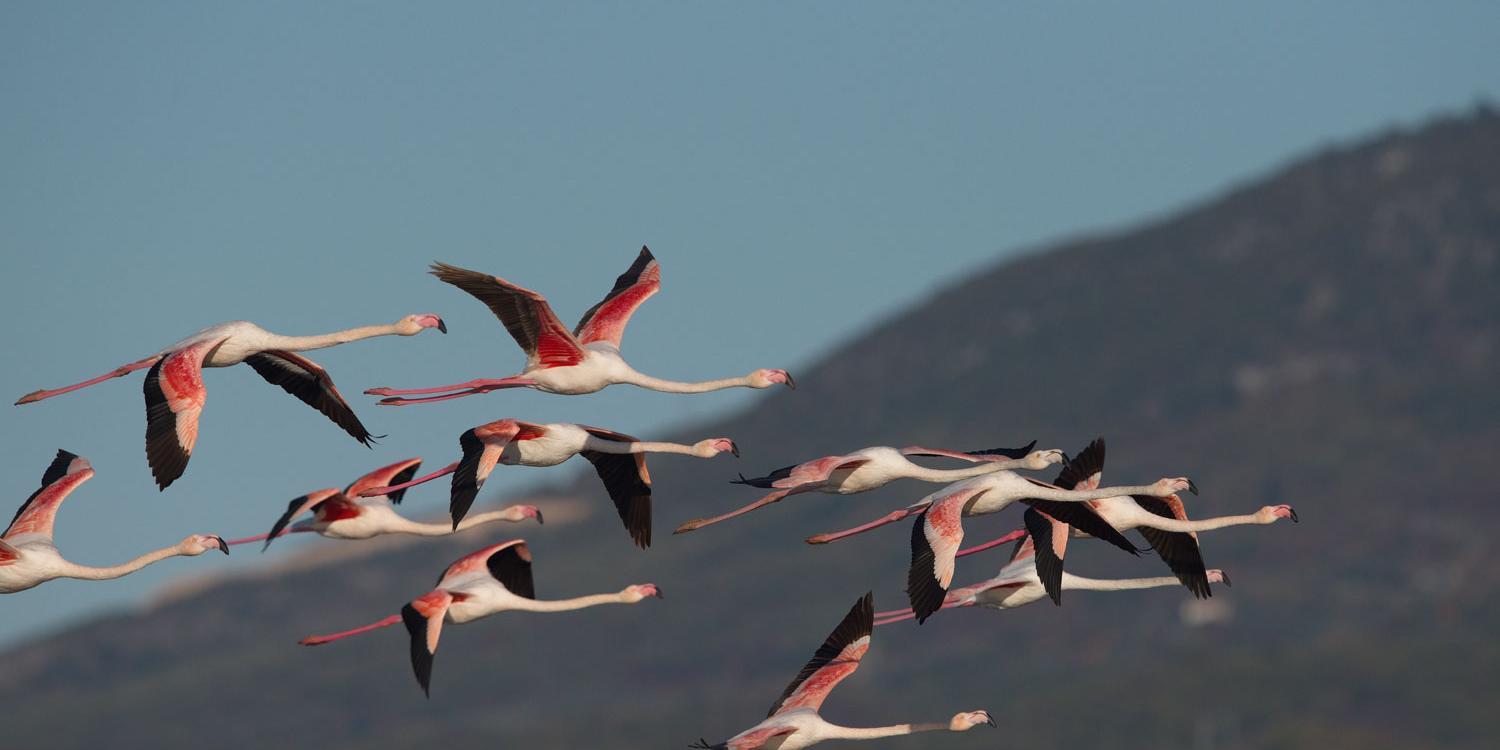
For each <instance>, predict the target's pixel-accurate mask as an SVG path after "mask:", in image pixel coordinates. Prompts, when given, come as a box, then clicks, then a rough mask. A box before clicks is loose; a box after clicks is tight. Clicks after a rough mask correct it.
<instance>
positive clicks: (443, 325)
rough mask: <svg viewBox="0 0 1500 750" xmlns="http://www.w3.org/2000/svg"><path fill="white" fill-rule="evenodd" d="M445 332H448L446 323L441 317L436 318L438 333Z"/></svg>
mask: <svg viewBox="0 0 1500 750" xmlns="http://www.w3.org/2000/svg"><path fill="white" fill-rule="evenodd" d="M447 332H448V324H447V323H444V322H443V319H442V318H438V333H447Z"/></svg>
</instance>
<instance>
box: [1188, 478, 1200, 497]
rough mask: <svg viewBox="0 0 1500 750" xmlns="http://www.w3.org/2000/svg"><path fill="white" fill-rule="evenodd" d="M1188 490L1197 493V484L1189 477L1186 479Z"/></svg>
mask: <svg viewBox="0 0 1500 750" xmlns="http://www.w3.org/2000/svg"><path fill="white" fill-rule="evenodd" d="M1188 492H1191V493H1193V494H1194V495H1196V494H1198V485H1197V484H1195V483H1194V482H1193V480H1191V479H1189V480H1188Z"/></svg>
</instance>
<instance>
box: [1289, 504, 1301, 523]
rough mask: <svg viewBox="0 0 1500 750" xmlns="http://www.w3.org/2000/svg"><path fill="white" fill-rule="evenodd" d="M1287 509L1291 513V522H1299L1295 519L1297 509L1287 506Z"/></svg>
mask: <svg viewBox="0 0 1500 750" xmlns="http://www.w3.org/2000/svg"><path fill="white" fill-rule="evenodd" d="M1287 510H1288V511H1290V512H1291V514H1292V523H1300V521H1298V520H1297V509H1296V508H1292V507H1288V508H1287Z"/></svg>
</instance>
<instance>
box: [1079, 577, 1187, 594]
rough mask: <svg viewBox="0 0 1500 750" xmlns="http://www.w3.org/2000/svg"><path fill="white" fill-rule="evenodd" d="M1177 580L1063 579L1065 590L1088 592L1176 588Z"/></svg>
mask: <svg viewBox="0 0 1500 750" xmlns="http://www.w3.org/2000/svg"><path fill="white" fill-rule="evenodd" d="M1177 583H1178V582H1177V579H1176V578H1173V577H1171V576H1161V577H1158V578H1118V579H1114V580H1101V579H1098V578H1084V577H1082V576H1075V575H1072V574H1069V575H1068V576H1067V577H1065V578H1063V588H1065V589H1085V590H1088V591H1128V590H1130V589H1155V588H1161V587H1163V586H1176V585H1177Z"/></svg>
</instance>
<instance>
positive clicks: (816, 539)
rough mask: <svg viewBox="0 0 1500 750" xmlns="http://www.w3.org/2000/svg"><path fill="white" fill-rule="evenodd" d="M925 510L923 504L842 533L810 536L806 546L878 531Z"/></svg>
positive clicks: (888, 514)
mask: <svg viewBox="0 0 1500 750" xmlns="http://www.w3.org/2000/svg"><path fill="white" fill-rule="evenodd" d="M926 509H927V505H925V504H924V505H921V506H919V507H916V508H902V509H901V510H893V511H891V512H890V513H887V514H885V515H883V516H881V517H880V518H877V519H875V520H873V521H871V522H869V523H866V524H861V525H859V526H855V527H854V528H852V529H845V530H843V531H835V532H833V533H831V534H814V535H812V536H810V537H808V538H807V543H808V544H827V543H829V542H836V541H838V540H840V539H843V538H844V537H850V536H854V535H855V534H863V533H865V532H866V531H869V530H870V529H878V528H880V527H881V526H885V525H886V524H891V523H895V522H897V521H900V520H902V519H903V518H911V517H912V516H914V515H916V514H918V513H921V512H922V511H924V510H926Z"/></svg>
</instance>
